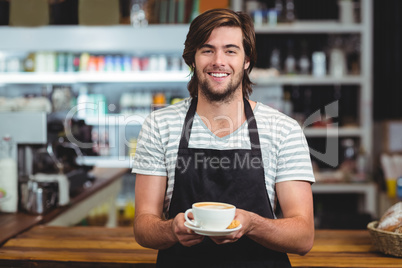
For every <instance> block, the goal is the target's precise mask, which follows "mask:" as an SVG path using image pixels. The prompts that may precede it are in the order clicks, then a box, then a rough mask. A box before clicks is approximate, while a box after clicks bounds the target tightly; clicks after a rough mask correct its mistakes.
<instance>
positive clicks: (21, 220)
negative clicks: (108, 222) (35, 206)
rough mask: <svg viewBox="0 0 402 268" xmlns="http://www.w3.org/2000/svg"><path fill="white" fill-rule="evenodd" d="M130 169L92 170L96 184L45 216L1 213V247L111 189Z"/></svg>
mask: <svg viewBox="0 0 402 268" xmlns="http://www.w3.org/2000/svg"><path fill="white" fill-rule="evenodd" d="M128 170H129V169H127V168H97V167H95V168H94V169H93V170H92V173H93V175H94V176H95V178H96V179H95V180H94V183H93V185H92V186H91V187H89V188H88V189H86V190H85V191H83V192H82V193H80V194H78V195H77V196H75V197H74V198H71V199H70V203H69V204H68V205H67V206H63V207H58V208H55V209H53V210H52V211H49V212H48V213H46V214H44V215H34V214H28V213H25V212H18V213H0V230H1V231H0V245H2V244H3V243H4V242H6V241H7V240H8V239H10V238H12V237H14V236H16V235H18V234H20V233H21V232H23V231H26V230H28V229H29V228H31V227H33V226H35V225H38V224H45V223H48V222H51V221H52V220H54V219H57V218H58V217H60V216H61V215H63V214H65V213H67V212H69V211H72V210H73V209H74V208H75V207H76V206H77V205H79V204H80V203H82V202H84V201H85V200H87V199H89V198H90V197H91V196H93V195H94V194H96V193H98V192H100V191H102V190H103V189H105V188H107V187H109V186H110V185H111V184H113V183H114V182H115V181H116V180H118V179H120V177H121V176H122V175H123V174H125V173H126V172H127V171H128Z"/></svg>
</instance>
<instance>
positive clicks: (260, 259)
mask: <svg viewBox="0 0 402 268" xmlns="http://www.w3.org/2000/svg"><path fill="white" fill-rule="evenodd" d="M196 109H197V98H193V99H192V102H191V105H190V108H189V110H188V112H187V115H186V118H185V121H184V126H183V131H182V135H181V139H180V145H179V150H178V156H177V163H178V164H176V168H175V182H174V189H173V195H172V200H171V203H170V208H169V216H168V218H169V219H172V218H174V217H175V216H176V215H177V214H178V213H180V212H185V211H186V210H187V209H188V208H191V205H192V204H193V203H195V202H201V201H216V202H225V203H230V204H233V205H235V206H236V207H237V208H241V209H244V210H247V211H252V212H254V213H256V214H259V215H260V216H263V217H266V218H270V219H273V218H274V215H273V210H272V208H271V204H270V202H269V198H268V194H267V190H266V187H265V177H264V168H263V162H262V156H261V150H260V141H259V136H258V130H257V124H256V121H255V118H254V114H253V111H252V109H251V107H250V104H249V102H248V101H247V100H246V99H244V111H245V114H246V117H247V122H248V131H249V135H250V143H251V150H249V149H235V150H215V149H195V148H188V143H189V139H190V134H191V128H192V124H193V119H194V115H195V112H196ZM217 159H220V160H222V162H221V165H218V164H216V163H217V162H216V161H217ZM180 161H186V162H185V163H187V161H189V165H186V168H184V165H180V164H179V163H180ZM181 163H183V162H181ZM157 267H207V268H209V267H291V265H290V262H289V259H288V257H287V255H286V254H285V253H281V252H276V251H273V250H270V249H267V248H265V247H263V246H262V245H260V244H258V243H256V242H254V241H253V240H251V239H250V238H248V237H247V236H243V237H242V238H240V239H239V240H238V241H236V242H234V243H228V244H223V245H217V244H215V243H214V242H213V241H212V240H211V239H209V238H208V237H205V238H204V240H203V241H202V242H201V243H199V244H197V245H194V246H192V247H185V246H183V245H181V244H180V243H177V244H175V245H174V246H172V247H170V248H168V249H165V250H160V251H159V253H158V258H157Z"/></svg>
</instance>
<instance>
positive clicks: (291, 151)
mask: <svg viewBox="0 0 402 268" xmlns="http://www.w3.org/2000/svg"><path fill="white" fill-rule="evenodd" d="M190 104H191V98H187V99H185V100H183V101H181V102H179V103H176V104H174V105H170V106H168V107H166V108H163V109H160V110H157V111H154V112H152V113H151V115H149V116H148V117H147V118H146V120H145V122H144V124H143V126H142V129H141V131H140V134H139V137H138V140H137V149H136V153H135V156H134V162H133V169H132V172H133V173H138V174H144V175H155V176H166V177H167V189H166V195H165V204H164V212H167V210H168V208H169V205H170V200H171V198H172V194H173V187H174V177H175V167H176V160H177V152H178V147H179V143H180V137H181V132H182V128H183V124H184V118H185V116H186V114H187V110H188V108H189V107H190ZM253 112H254V116H255V119H256V122H257V127H258V134H259V138H260V144H261V153H262V158H263V167H264V173H265V186H266V190H267V194H268V196H269V200H270V202H271V207H272V208H275V197H276V196H275V183H277V182H283V181H290V180H303V181H309V182H311V183H313V182H314V181H315V179H314V175H313V170H312V165H311V160H310V153H309V148H308V145H307V141H306V138H305V136H304V133H303V131H302V129H301V127H300V125H299V124H298V123H297V122H296V121H295V120H294V119H292V118H290V117H288V116H286V115H284V114H282V113H280V112H279V111H277V110H275V109H273V108H271V107H269V106H266V105H264V104H262V103H259V102H257V104H256V106H255V108H254V111H253ZM226 131H227V129H226ZM216 134H217V133H212V132H211V131H210V129H209V128H208V126H207V125H206V124H205V123H204V122H203V121H202V118H201V117H200V116H199V115H198V114H196V115H195V117H194V121H193V126H192V130H191V136H190V141H189V147H190V148H204V149H218V150H228V149H250V148H251V144H250V138H249V133H248V124H247V121H246V122H244V123H243V124H242V125H241V126H240V127H239V128H238V129H236V130H234V131H233V132H232V131H231V134H229V135H227V136H224V137H222V138H220V137H218V136H217V135H216ZM177 164H183V165H184V164H185V163H177Z"/></svg>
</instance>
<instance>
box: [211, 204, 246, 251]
mask: <svg viewBox="0 0 402 268" xmlns="http://www.w3.org/2000/svg"><path fill="white" fill-rule="evenodd" d="M234 219H235V220H238V221H239V222H240V224H241V225H242V227H241V228H240V230H238V231H236V232H234V233H232V234H230V235H226V236H211V237H210V238H211V240H212V241H214V242H215V243H216V244H226V243H233V242H236V241H237V240H239V239H240V238H241V237H242V236H243V235H245V234H247V233H248V232H249V231H250V230H251V228H252V226H251V222H252V221H251V215H250V212H248V211H245V210H243V209H239V208H237V209H236V215H235V218H234Z"/></svg>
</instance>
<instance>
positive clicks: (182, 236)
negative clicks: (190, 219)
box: [172, 213, 204, 247]
mask: <svg viewBox="0 0 402 268" xmlns="http://www.w3.org/2000/svg"><path fill="white" fill-rule="evenodd" d="M185 221H186V220H185V218H184V213H179V214H177V215H176V217H175V218H174V219H173V223H172V231H173V233H174V234H175V236H176V237H177V240H179V242H180V244H182V245H183V246H186V247H191V246H194V245H196V244H198V243H201V241H202V240H203V239H204V236H202V235H199V234H196V233H194V231H192V230H190V229H188V228H187V227H186V226H184V222H185Z"/></svg>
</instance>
